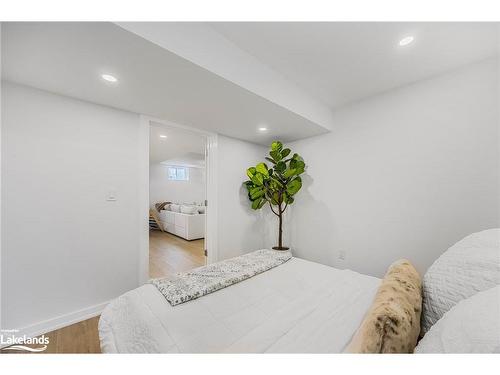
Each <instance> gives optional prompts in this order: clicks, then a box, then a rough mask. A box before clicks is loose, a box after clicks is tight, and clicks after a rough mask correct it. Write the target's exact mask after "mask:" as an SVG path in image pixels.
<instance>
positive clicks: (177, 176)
mask: <svg viewBox="0 0 500 375" xmlns="http://www.w3.org/2000/svg"><path fill="white" fill-rule="evenodd" d="M168 179H169V180H174V181H189V169H188V168H185V167H168Z"/></svg>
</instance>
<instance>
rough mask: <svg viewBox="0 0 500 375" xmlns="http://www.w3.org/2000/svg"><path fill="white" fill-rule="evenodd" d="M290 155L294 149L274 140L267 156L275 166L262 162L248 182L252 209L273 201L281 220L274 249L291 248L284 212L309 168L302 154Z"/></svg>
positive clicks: (272, 208)
mask: <svg viewBox="0 0 500 375" xmlns="http://www.w3.org/2000/svg"><path fill="white" fill-rule="evenodd" d="M290 154H291V150H290V149H289V148H283V144H282V143H281V142H279V141H275V142H273V143H272V144H271V151H269V155H270V157H266V160H267V161H268V162H270V163H271V165H270V166H268V165H267V164H266V163H259V164H257V165H256V166H255V167H250V168H248V169H247V176H248V178H249V180H248V181H245V182H244V184H245V187H246V188H247V191H248V198H249V199H250V202H251V206H252V209H254V210H259V209H261V208H262V207H264V206H265V205H266V204H269V207H270V209H271V211H272V212H273V214H275V215H276V216H277V217H278V219H279V229H278V246H275V247H273V249H274V250H288V249H289V248H288V247H283V214H284V212H285V210H286V209H287V207H288V206H289V205H291V204H292V203H293V202H294V200H295V194H297V193H298V192H299V190H300V188H301V187H302V179H301V177H300V175H301V174H302V173H304V172H305V167H306V165H305V163H304V160H303V159H302V158H301V157H300V155H299V154H293V155H292V156H290V157H289V155H290Z"/></svg>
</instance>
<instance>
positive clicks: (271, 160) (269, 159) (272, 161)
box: [264, 156, 276, 164]
mask: <svg viewBox="0 0 500 375" xmlns="http://www.w3.org/2000/svg"><path fill="white" fill-rule="evenodd" d="M264 159H266V160H267V161H270V162H271V163H273V164H276V162H275V161H274V160H273V159H271V158H269V157H267V156H266V157H265V158H264Z"/></svg>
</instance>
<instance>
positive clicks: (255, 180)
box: [250, 173, 264, 186]
mask: <svg viewBox="0 0 500 375" xmlns="http://www.w3.org/2000/svg"><path fill="white" fill-rule="evenodd" d="M250 179H251V180H252V182H253V183H254V184H255V185H257V186H262V185H264V178H263V177H262V175H261V174H260V173H257V174H255V176H252V177H251V178H250Z"/></svg>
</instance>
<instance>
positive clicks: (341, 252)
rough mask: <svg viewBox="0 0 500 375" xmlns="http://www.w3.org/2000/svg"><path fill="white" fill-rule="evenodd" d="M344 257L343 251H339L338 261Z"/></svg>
mask: <svg viewBox="0 0 500 375" xmlns="http://www.w3.org/2000/svg"><path fill="white" fill-rule="evenodd" d="M345 257H346V254H345V251H344V250H339V255H338V259H339V260H345Z"/></svg>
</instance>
